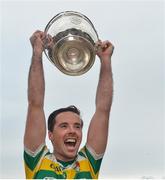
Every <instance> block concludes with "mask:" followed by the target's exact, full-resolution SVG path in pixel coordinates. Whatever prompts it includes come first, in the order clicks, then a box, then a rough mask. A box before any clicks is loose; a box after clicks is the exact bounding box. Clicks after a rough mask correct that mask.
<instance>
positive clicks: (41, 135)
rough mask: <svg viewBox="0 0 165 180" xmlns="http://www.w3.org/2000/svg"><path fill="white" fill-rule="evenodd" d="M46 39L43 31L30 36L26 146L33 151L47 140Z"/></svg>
mask: <svg viewBox="0 0 165 180" xmlns="http://www.w3.org/2000/svg"><path fill="white" fill-rule="evenodd" d="M45 39H46V35H45V33H44V32H41V31H36V32H35V33H34V34H33V35H32V37H31V38H30V41H31V45H32V49H33V52H32V61H31V66H30V70H29V78H28V113H27V120H26V129H25V135H24V146H25V147H26V148H27V149H29V150H31V151H32V152H34V151H35V150H36V149H37V148H38V147H39V146H40V145H41V144H42V143H44V142H45V137H46V122H45V115H44V110H43V107H44V93H45V81H44V71H43V64H42V53H43V50H44V42H45ZM49 41H50V39H49Z"/></svg>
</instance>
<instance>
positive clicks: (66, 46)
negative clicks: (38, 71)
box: [48, 28, 95, 76]
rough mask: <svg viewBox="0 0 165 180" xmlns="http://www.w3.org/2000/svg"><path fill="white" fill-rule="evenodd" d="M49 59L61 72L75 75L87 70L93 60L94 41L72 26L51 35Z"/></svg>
mask: <svg viewBox="0 0 165 180" xmlns="http://www.w3.org/2000/svg"><path fill="white" fill-rule="evenodd" d="M53 41H54V46H53V48H52V49H51V50H49V52H48V53H49V59H50V61H51V62H52V63H53V64H54V65H55V66H56V67H57V68H58V69H59V70H60V71H62V72H63V73H65V74H67V75H71V76H77V75H81V74H84V73H85V72H87V71H88V70H89V69H90V68H91V67H92V65H93V63H94V60H95V49H94V45H95V43H94V41H93V40H92V38H91V37H90V36H89V35H88V34H87V33H85V32H82V31H81V30H78V29H75V28H72V29H67V30H66V31H62V32H60V33H58V34H57V35H56V36H54V37H53Z"/></svg>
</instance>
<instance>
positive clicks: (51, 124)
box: [48, 105, 83, 132]
mask: <svg viewBox="0 0 165 180" xmlns="http://www.w3.org/2000/svg"><path fill="white" fill-rule="evenodd" d="M67 111H71V112H73V113H76V114H78V115H79V116H80V110H79V109H78V108H77V107H76V106H74V105H71V106H68V107H65V108H60V109H57V110H55V111H53V112H52V113H51V114H50V115H49V117H48V130H49V131H51V132H52V131H53V128H54V124H55V118H56V116H57V115H58V114H60V113H62V112H67ZM81 123H82V126H83V121H82V119H81Z"/></svg>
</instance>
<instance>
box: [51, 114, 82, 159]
mask: <svg viewBox="0 0 165 180" xmlns="http://www.w3.org/2000/svg"><path fill="white" fill-rule="evenodd" d="M49 139H50V140H51V141H52V144H53V147H54V154H55V156H56V158H57V159H59V160H62V161H70V160H73V159H74V158H75V156H76V155H77V152H78V149H79V146H80V144H81V140H82V123H81V119H80V116H79V115H78V114H76V113H73V112H70V111H68V112H62V113H60V114H58V115H57V116H56V120H55V125H54V128H53V132H49Z"/></svg>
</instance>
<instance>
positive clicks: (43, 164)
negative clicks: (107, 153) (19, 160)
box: [24, 145, 103, 179]
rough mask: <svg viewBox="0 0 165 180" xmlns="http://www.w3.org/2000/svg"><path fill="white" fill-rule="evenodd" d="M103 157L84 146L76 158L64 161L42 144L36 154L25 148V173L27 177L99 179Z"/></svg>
mask: <svg viewBox="0 0 165 180" xmlns="http://www.w3.org/2000/svg"><path fill="white" fill-rule="evenodd" d="M102 157H103V156H102V155H100V156H98V155H95V153H94V151H92V150H91V148H89V147H88V146H84V147H83V148H82V149H81V150H80V151H79V152H78V154H77V157H76V159H75V160H73V161H70V162H63V161H58V160H57V159H56V158H55V156H54V154H52V153H50V151H49V150H48V148H47V146H46V145H42V146H41V147H40V148H39V150H37V152H35V154H34V153H31V152H30V151H29V150H27V149H25V151H24V162H25V174H26V178H27V179H98V174H99V170H100V165H101V161H102Z"/></svg>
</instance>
